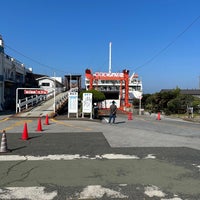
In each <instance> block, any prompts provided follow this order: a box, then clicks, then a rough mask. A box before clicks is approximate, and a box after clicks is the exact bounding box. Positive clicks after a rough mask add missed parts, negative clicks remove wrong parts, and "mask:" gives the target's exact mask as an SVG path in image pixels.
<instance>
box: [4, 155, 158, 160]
mask: <svg viewBox="0 0 200 200" xmlns="http://www.w3.org/2000/svg"><path fill="white" fill-rule="evenodd" d="M145 158H148V159H155V156H152V155H151V154H149V155H147V156H146V157H145ZM76 159H90V160H94V159H109V160H110V159H120V160H122V159H140V158H139V157H138V156H135V155H124V154H103V155H96V156H94V157H90V156H89V155H85V156H81V155H79V154H74V155H67V154H63V155H48V156H30V155H27V156H20V155H1V156H0V161H22V160H27V161H28V160H29V161H40V160H76Z"/></svg>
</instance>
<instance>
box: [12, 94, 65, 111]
mask: <svg viewBox="0 0 200 200" xmlns="http://www.w3.org/2000/svg"><path fill="white" fill-rule="evenodd" d="M52 98H54V104H55V105H53V108H54V112H56V110H58V109H60V108H61V107H62V105H63V104H64V103H65V102H66V101H67V99H68V92H67V93H64V94H63V95H61V96H60V97H58V96H55V94H54V91H52V92H50V93H48V95H47V94H44V95H32V96H30V97H26V98H24V99H19V100H18V102H17V104H16V113H18V112H22V111H23V110H28V108H31V107H34V106H37V105H38V104H40V103H42V102H43V101H46V100H48V99H52ZM56 98H57V99H56Z"/></svg>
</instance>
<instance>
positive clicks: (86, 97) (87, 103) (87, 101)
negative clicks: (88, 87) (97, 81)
mask: <svg viewBox="0 0 200 200" xmlns="http://www.w3.org/2000/svg"><path fill="white" fill-rule="evenodd" d="M83 113H92V93H83Z"/></svg>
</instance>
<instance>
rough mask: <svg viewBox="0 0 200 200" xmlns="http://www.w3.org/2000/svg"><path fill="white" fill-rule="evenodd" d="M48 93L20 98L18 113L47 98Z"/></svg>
mask: <svg viewBox="0 0 200 200" xmlns="http://www.w3.org/2000/svg"><path fill="white" fill-rule="evenodd" d="M46 99H47V97H46V95H33V96H30V97H26V98H24V99H19V101H18V103H17V108H16V113H18V112H21V111H22V110H25V109H28V108H30V107H33V106H35V105H37V104H38V103H40V102H42V101H44V100H46Z"/></svg>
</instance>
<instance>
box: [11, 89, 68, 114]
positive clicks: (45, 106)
mask: <svg viewBox="0 0 200 200" xmlns="http://www.w3.org/2000/svg"><path fill="white" fill-rule="evenodd" d="M67 94H68V92H64V93H60V94H58V95H56V97H55V98H51V99H49V100H46V101H44V102H42V103H41V104H40V105H38V106H37V107H34V108H33V109H31V110H29V111H27V112H25V111H24V112H21V113H17V114H16V115H15V117H45V116H46V115H48V116H49V117H53V116H55V114H56V111H57V110H58V109H59V108H60V107H62V105H63V104H65V103H66V101H67Z"/></svg>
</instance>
